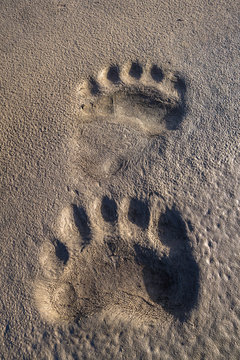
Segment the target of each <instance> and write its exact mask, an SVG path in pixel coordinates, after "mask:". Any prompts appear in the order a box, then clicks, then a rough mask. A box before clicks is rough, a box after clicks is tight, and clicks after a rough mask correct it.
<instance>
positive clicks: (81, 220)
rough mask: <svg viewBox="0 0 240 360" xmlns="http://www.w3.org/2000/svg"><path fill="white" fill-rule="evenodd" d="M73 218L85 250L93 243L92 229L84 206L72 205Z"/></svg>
mask: <svg viewBox="0 0 240 360" xmlns="http://www.w3.org/2000/svg"><path fill="white" fill-rule="evenodd" d="M72 208H73V217H74V221H75V224H76V226H77V228H78V231H79V233H80V235H81V237H82V240H83V244H82V245H83V248H84V247H85V246H86V245H88V244H90V242H91V228H90V222H89V219H88V216H87V213H86V211H85V210H84V208H83V207H82V206H77V205H75V204H73V205H72Z"/></svg>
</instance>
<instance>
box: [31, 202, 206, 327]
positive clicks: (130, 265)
mask: <svg viewBox="0 0 240 360" xmlns="http://www.w3.org/2000/svg"><path fill="white" fill-rule="evenodd" d="M191 230H192V228H191V227H189V226H188V225H187V223H186V222H185V221H184V220H183V217H182V215H181V213H180V212H179V211H178V210H177V209H176V208H175V207H174V206H173V207H171V208H168V207H167V206H165V205H163V204H161V202H160V201H159V200H158V199H154V200H148V201H144V200H142V199H137V198H131V199H128V198H125V199H122V200H121V201H120V202H118V203H117V201H115V200H114V199H113V198H111V197H108V196H104V197H103V198H102V199H101V201H99V200H96V201H95V202H94V203H93V204H91V206H90V205H89V206H88V207H84V206H83V205H82V204H81V203H80V202H76V203H74V204H72V205H71V206H69V207H67V208H65V209H64V210H63V212H62V214H61V216H60V218H59V221H58V225H57V227H56V233H57V236H56V237H52V238H51V237H50V239H51V240H50V241H49V242H48V243H45V244H44V246H43V248H42V252H41V256H40V262H41V273H40V274H39V276H38V279H37V281H36V290H35V296H36V302H37V305H38V308H39V310H40V312H41V314H42V315H43V316H44V317H45V319H47V320H49V321H61V320H63V321H72V320H74V319H79V318H81V317H85V316H91V315H94V314H97V313H100V312H105V313H108V314H118V316H120V317H122V318H124V317H128V318H131V319H133V321H134V320H135V321H144V322H145V323H151V322H153V321H163V319H167V318H169V317H171V318H175V319H178V320H180V321H185V320H186V319H187V317H188V315H189V314H190V312H191V310H192V309H193V308H194V306H195V305H196V302H197V296H198V288H199V269H198V265H197V263H196V261H195V259H194V257H193V254H192V250H191V245H190V239H189V233H190V232H191Z"/></svg>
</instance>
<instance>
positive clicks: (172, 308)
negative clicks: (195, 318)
mask: <svg viewBox="0 0 240 360" xmlns="http://www.w3.org/2000/svg"><path fill="white" fill-rule="evenodd" d="M159 222H160V227H161V229H160V231H159V236H160V239H161V241H162V243H163V244H165V245H167V246H169V247H170V252H169V256H164V257H162V258H159V256H158V255H157V254H156V253H155V252H154V251H153V250H152V249H148V248H145V247H142V246H140V245H135V247H134V249H135V254H136V255H135V259H136V262H137V263H138V264H140V265H141V266H143V270H142V274H143V279H144V283H145V287H146V290H147V292H148V295H149V297H150V298H151V300H152V301H154V302H156V303H158V304H160V305H161V306H162V307H163V308H164V309H165V310H166V311H167V312H168V313H170V314H172V315H173V316H174V317H175V318H177V319H178V320H180V321H182V322H183V321H186V320H187V318H188V314H189V313H190V311H191V310H192V309H193V308H194V306H195V305H196V303H197V298H198V292H199V268H198V265H197V263H196V261H195V259H194V257H193V255H192V252H191V248H190V243H189V239H188V237H187V231H186V227H185V223H184V222H183V220H182V218H181V216H180V213H179V212H177V210H176V209H174V208H173V209H171V210H170V209H167V210H166V213H165V214H164V215H162V216H161V218H160V221H159ZM162 227H164V229H162Z"/></svg>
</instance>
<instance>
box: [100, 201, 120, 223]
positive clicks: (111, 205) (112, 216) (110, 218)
mask: <svg viewBox="0 0 240 360" xmlns="http://www.w3.org/2000/svg"><path fill="white" fill-rule="evenodd" d="M101 213H102V217H103V219H104V220H105V221H107V222H111V223H114V222H116V221H117V219H118V213H117V204H116V201H115V200H113V199H110V198H109V197H108V196H104V198H103V199H102V205H101Z"/></svg>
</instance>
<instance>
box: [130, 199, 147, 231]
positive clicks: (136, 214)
mask: <svg viewBox="0 0 240 360" xmlns="http://www.w3.org/2000/svg"><path fill="white" fill-rule="evenodd" d="M128 219H129V221H131V222H132V223H133V224H135V225H137V226H139V227H141V228H142V229H147V227H148V224H149V219H150V212H149V209H148V206H147V204H146V203H145V202H143V201H141V200H138V199H131V201H130V204H129V210H128Z"/></svg>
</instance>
